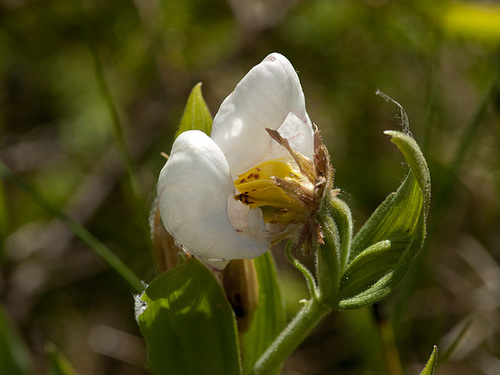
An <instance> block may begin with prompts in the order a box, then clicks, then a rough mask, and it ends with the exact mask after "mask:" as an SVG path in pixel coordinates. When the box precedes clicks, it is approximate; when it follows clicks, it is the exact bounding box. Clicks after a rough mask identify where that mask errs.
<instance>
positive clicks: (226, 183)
mask: <svg viewBox="0 0 500 375" xmlns="http://www.w3.org/2000/svg"><path fill="white" fill-rule="evenodd" d="M233 194H234V184H233V180H232V177H231V174H230V172H229V166H228V164H227V161H226V158H225V157H224V154H223V153H222V151H221V150H220V149H219V147H218V146H217V145H216V144H215V142H213V140H212V139H211V138H210V137H208V136H207V135H206V134H204V133H203V132H200V131H197V130H192V131H187V132H184V133H182V134H181V135H180V136H179V137H178V138H177V139H176V141H175V142H174V145H173V147H172V153H171V155H170V158H169V160H168V161H167V163H166V164H165V166H164V167H163V169H162V171H161V173H160V178H159V181H158V199H159V205H160V213H161V218H162V221H163V224H164V225H165V228H166V229H167V231H168V232H169V233H170V234H171V235H172V236H173V237H174V238H175V240H176V241H177V242H178V243H180V244H181V245H182V246H183V247H185V248H186V250H187V251H188V252H190V253H191V254H194V255H197V256H199V257H202V258H204V259H225V260H229V259H246V258H255V257H257V256H259V255H260V254H262V253H264V252H265V251H267V249H268V247H269V243H268V242H266V241H263V240H257V239H254V238H249V237H247V236H244V235H241V234H240V233H238V232H237V231H236V230H235V229H234V228H233V226H232V225H231V223H230V221H229V218H228V211H227V201H228V197H230V196H232V195H233Z"/></svg>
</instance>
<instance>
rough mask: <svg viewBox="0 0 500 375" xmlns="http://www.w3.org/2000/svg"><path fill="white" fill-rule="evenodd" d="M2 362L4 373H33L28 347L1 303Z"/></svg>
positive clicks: (0, 358)
mask: <svg viewBox="0 0 500 375" xmlns="http://www.w3.org/2000/svg"><path fill="white" fill-rule="evenodd" d="M0 364H1V365H0V367H1V368H2V373H3V374H9V375H28V374H32V373H33V369H32V364H31V358H30V355H29V352H28V349H27V348H26V346H25V344H24V342H23V341H22V339H21V337H20V336H19V333H18V332H17V330H16V329H15V327H14V325H13V324H12V322H11V321H10V319H9V317H8V315H7V312H6V311H5V309H4V307H3V305H0Z"/></svg>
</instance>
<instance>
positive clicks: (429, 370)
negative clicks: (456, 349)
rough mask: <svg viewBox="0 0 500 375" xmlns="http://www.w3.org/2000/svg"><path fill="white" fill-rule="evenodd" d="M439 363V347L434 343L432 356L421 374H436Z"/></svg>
mask: <svg viewBox="0 0 500 375" xmlns="http://www.w3.org/2000/svg"><path fill="white" fill-rule="evenodd" d="M437 363H438V347H437V346H436V345H434V349H433V350H432V353H431V356H430V358H429V360H428V361H427V364H426V365H425V368H424V369H423V371H422V372H421V373H420V375H434V372H435V371H436V368H437Z"/></svg>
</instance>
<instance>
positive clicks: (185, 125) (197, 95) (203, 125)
mask: <svg viewBox="0 0 500 375" xmlns="http://www.w3.org/2000/svg"><path fill="white" fill-rule="evenodd" d="M187 130H201V131H202V132H204V133H205V134H207V135H210V132H211V131H212V115H211V114H210V110H209V109H208V106H207V103H206V102H205V99H204V98H203V94H202V92H201V82H199V83H197V84H196V85H195V86H194V87H193V89H192V90H191V93H190V94H189V98H188V101H187V103H186V107H185V108H184V113H183V115H182V119H181V123H180V126H179V130H177V133H176V134H175V138H177V137H178V136H179V134H181V133H182V132H185V131H187Z"/></svg>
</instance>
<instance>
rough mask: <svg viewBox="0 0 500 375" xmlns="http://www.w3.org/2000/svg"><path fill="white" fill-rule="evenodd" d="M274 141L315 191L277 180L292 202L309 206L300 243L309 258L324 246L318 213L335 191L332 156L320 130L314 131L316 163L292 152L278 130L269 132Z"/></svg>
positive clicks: (301, 231)
mask: <svg viewBox="0 0 500 375" xmlns="http://www.w3.org/2000/svg"><path fill="white" fill-rule="evenodd" d="M266 130H267V132H268V133H269V135H270V136H271V138H272V139H274V140H275V141H276V142H277V143H278V144H279V145H281V146H283V147H284V148H285V149H286V150H287V151H288V152H289V153H290V155H291V156H292V158H293V160H294V161H295V163H296V164H297V166H298V168H299V170H300V172H301V173H302V174H303V175H304V176H306V177H307V179H308V180H309V182H310V183H311V184H312V186H314V189H313V191H310V190H309V189H305V188H303V187H300V186H297V185H296V184H291V183H289V182H287V181H285V180H283V179H279V178H275V179H274V181H275V183H276V184H277V185H279V186H280V187H282V188H283V191H285V192H286V193H287V194H288V195H290V197H291V198H292V199H296V200H300V201H302V202H303V203H304V204H305V205H306V206H307V208H308V209H307V212H308V213H309V216H308V217H306V218H305V219H304V221H303V224H302V227H301V228H300V231H299V237H298V239H297V247H300V246H302V247H303V251H304V253H305V254H310V253H311V252H312V251H314V250H315V249H316V248H317V247H318V245H319V244H322V243H323V236H322V234H321V226H320V225H319V223H318V222H317V221H316V213H317V211H318V210H319V207H320V206H321V202H322V200H323V197H324V195H325V192H326V191H330V190H332V187H333V168H332V166H331V164H330V154H329V153H328V150H327V149H326V147H325V145H324V144H323V141H322V140H321V136H320V134H319V130H318V128H317V127H316V128H315V131H314V157H313V160H310V159H309V158H307V157H305V156H304V155H302V154H301V153H299V152H297V151H295V150H294V149H292V148H291V146H290V143H289V142H288V140H287V139H285V138H283V137H282V136H281V134H280V133H279V132H278V131H277V130H272V129H266Z"/></svg>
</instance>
